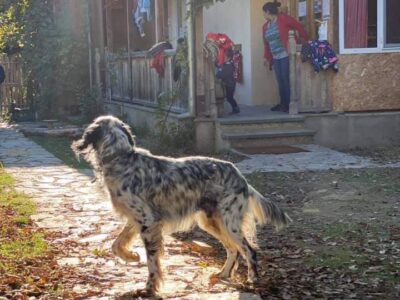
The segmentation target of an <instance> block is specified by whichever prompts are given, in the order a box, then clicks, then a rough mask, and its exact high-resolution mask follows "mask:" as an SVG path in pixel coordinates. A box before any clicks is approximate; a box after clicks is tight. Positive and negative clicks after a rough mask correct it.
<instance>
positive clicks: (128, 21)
mask: <svg viewBox="0 0 400 300" xmlns="http://www.w3.org/2000/svg"><path fill="white" fill-rule="evenodd" d="M129 3H130V1H129V0H126V35H127V44H128V45H127V48H128V49H127V50H128V68H129V72H128V73H129V84H128V88H129V91H128V94H129V100H132V98H133V90H132V56H131V14H130V11H129Z"/></svg>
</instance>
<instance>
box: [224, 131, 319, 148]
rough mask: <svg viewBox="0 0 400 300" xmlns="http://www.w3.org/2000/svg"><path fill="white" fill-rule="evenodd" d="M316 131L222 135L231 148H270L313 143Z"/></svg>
mask: <svg viewBox="0 0 400 300" xmlns="http://www.w3.org/2000/svg"><path fill="white" fill-rule="evenodd" d="M314 134H315V131H313V130H308V129H279V130H265V131H257V132H249V133H222V139H223V140H224V141H225V142H226V143H227V144H228V145H229V147H231V148H246V147H268V146H277V145H296V144H310V143H313V137H314Z"/></svg>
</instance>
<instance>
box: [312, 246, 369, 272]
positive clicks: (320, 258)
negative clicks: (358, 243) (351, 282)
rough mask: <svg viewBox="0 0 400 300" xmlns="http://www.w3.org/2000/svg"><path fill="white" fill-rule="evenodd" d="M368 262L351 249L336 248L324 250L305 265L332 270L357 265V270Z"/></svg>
mask: <svg viewBox="0 0 400 300" xmlns="http://www.w3.org/2000/svg"><path fill="white" fill-rule="evenodd" d="M367 262H368V259H367V257H365V256H364V255H358V254H356V253H355V252H353V251H351V250H350V249H344V248H336V249H323V250H321V252H319V253H317V254H316V256H314V257H309V258H307V259H306V260H305V263H306V264H308V265H311V266H313V267H327V268H331V269H343V268H348V267H349V266H352V265H355V266H357V268H362V266H363V265H364V264H365V263H367Z"/></svg>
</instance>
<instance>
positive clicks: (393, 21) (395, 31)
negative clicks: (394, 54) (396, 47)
mask: <svg viewBox="0 0 400 300" xmlns="http://www.w3.org/2000/svg"><path fill="white" fill-rule="evenodd" d="M385 13H386V44H400V1H399V0H387V1H386V12H385Z"/></svg>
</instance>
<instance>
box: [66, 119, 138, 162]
mask: <svg viewBox="0 0 400 300" xmlns="http://www.w3.org/2000/svg"><path fill="white" fill-rule="evenodd" d="M134 146H135V140H134V136H133V135H132V132H131V130H130V128H129V126H128V125H127V124H125V123H123V122H122V121H121V120H119V119H117V118H115V117H113V116H102V117H98V118H97V119H95V120H94V121H93V123H92V124H90V125H89V126H88V127H87V128H86V130H85V131H84V132H83V135H82V138H81V139H80V140H77V141H75V142H73V143H72V146H71V148H72V150H73V151H74V153H75V154H76V155H77V156H79V155H83V156H84V157H85V158H88V156H89V154H90V153H92V152H94V153H95V154H96V155H97V157H98V158H100V159H101V158H102V157H105V156H108V155H113V154H115V153H120V152H124V151H130V150H132V148H133V147H134Z"/></svg>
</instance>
